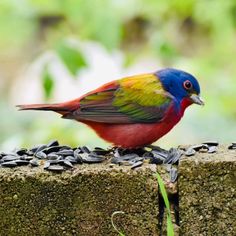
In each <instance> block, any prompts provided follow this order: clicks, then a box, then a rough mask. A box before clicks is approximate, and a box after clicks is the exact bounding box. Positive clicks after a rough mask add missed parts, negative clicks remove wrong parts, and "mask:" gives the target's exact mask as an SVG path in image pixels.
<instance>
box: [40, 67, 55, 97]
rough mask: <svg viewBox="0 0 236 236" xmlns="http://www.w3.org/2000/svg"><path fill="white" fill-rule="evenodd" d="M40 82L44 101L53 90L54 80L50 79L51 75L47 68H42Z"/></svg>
mask: <svg viewBox="0 0 236 236" xmlns="http://www.w3.org/2000/svg"><path fill="white" fill-rule="evenodd" d="M42 80H43V83H42V85H43V89H44V95H45V97H46V99H48V98H50V97H51V95H52V91H53V88H54V80H53V77H52V75H51V73H50V72H49V70H48V67H47V66H46V67H45V68H44V71H43V75H42Z"/></svg>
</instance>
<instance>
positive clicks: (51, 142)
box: [47, 140, 59, 147]
mask: <svg viewBox="0 0 236 236" xmlns="http://www.w3.org/2000/svg"><path fill="white" fill-rule="evenodd" d="M55 146H59V142H58V141H57V140H52V141H50V142H49V143H48V144H47V147H55Z"/></svg>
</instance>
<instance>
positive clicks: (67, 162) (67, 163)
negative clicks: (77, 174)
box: [64, 160, 73, 168]
mask: <svg viewBox="0 0 236 236" xmlns="http://www.w3.org/2000/svg"><path fill="white" fill-rule="evenodd" d="M64 165H65V166H67V167H70V168H73V165H72V164H71V162H70V161H68V160H64Z"/></svg>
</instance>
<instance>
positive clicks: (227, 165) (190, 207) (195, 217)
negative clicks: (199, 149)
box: [178, 147, 236, 235]
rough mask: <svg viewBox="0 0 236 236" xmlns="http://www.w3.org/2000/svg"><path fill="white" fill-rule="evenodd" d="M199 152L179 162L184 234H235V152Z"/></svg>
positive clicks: (182, 232) (181, 214)
mask: <svg viewBox="0 0 236 236" xmlns="http://www.w3.org/2000/svg"><path fill="white" fill-rule="evenodd" d="M226 150H227V149H226V148H224V147H221V148H220V149H219V151H218V153H217V154H213V155H212V154H197V155H196V156H194V157H188V158H184V159H182V160H181V161H180V165H179V173H180V176H179V181H178V185H179V196H180V219H181V227H180V230H181V234H182V235H234V234H235V232H236V215H235V210H234V209H236V200H235V199H236V191H235V189H236V174H235V173H236V152H235V151H228V150H227V151H226Z"/></svg>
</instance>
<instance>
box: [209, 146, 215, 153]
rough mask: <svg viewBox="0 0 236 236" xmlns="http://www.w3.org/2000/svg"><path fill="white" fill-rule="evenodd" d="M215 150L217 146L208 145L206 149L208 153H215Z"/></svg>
mask: <svg viewBox="0 0 236 236" xmlns="http://www.w3.org/2000/svg"><path fill="white" fill-rule="evenodd" d="M216 151H217V146H210V147H209V149H208V153H215V152H216Z"/></svg>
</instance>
